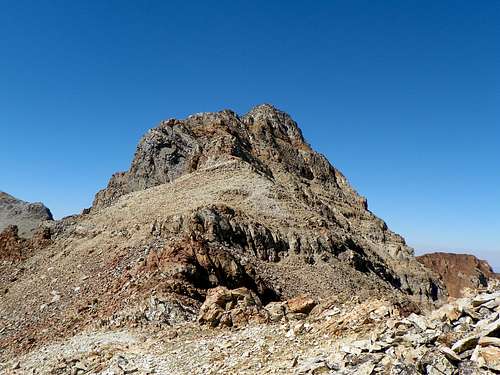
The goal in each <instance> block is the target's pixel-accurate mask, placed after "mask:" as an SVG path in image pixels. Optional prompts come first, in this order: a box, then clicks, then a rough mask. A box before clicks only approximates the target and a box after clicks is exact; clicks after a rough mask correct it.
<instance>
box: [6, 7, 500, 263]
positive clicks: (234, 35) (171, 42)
mask: <svg viewBox="0 0 500 375" xmlns="http://www.w3.org/2000/svg"><path fill="white" fill-rule="evenodd" d="M0 5H1V12H0V35H1V37H0V127H1V134H2V137H1V138H0V140H1V147H0V161H1V163H2V173H1V175H0V190H5V191H7V192H9V193H11V194H13V195H15V196H17V197H19V198H22V199H25V200H29V201H43V202H45V203H46V204H47V205H48V206H49V207H50V208H51V209H52V211H53V212H54V214H55V216H56V217H62V216H65V215H69V214H72V213H76V212H79V211H81V209H82V208H84V207H88V206H89V205H90V204H91V202H92V199H93V195H94V193H95V192H96V191H97V190H98V189H100V188H103V187H104V186H105V185H106V183H107V180H108V178H109V177H110V175H111V174H112V173H113V172H115V171H119V170H125V169H127V168H128V165H129V163H130V160H131V158H132V156H133V152H134V149H135V145H136V144H137V141H138V140H139V138H140V137H141V135H142V134H143V133H144V132H145V131H146V130H147V129H148V128H150V127H153V126H155V125H156V124H157V123H158V122H159V121H160V120H162V119H165V118H169V117H179V118H183V117H185V116H187V115H188V114H190V113H194V112H202V111H216V110H220V109H224V108H231V109H233V110H235V111H236V112H239V113H245V112H246V111H248V110H249V109H250V108H251V107H252V106H254V105H256V104H259V103H264V102H268V103H272V104H274V105H276V106H277V107H279V108H281V109H283V110H285V111H287V112H289V113H290V114H291V115H292V116H293V117H294V118H295V119H296V120H297V122H298V123H299V125H300V126H301V128H302V129H303V132H304V134H305V136H306V137H307V139H308V140H309V142H310V143H311V144H312V146H313V147H314V148H316V149H317V150H319V151H320V152H322V153H324V154H325V155H326V156H327V157H328V158H329V159H330V161H331V162H332V163H333V164H334V165H335V166H336V167H337V168H339V169H340V170H341V171H342V172H343V173H344V174H345V175H346V176H347V177H348V178H349V180H350V182H351V183H352V185H353V186H354V187H355V188H356V189H357V190H358V191H359V192H360V193H361V194H363V195H365V196H366V197H368V202H369V207H370V208H371V209H372V210H373V211H374V212H375V213H376V214H377V215H379V216H380V217H382V218H383V219H384V220H386V221H387V223H388V224H389V226H390V227H391V228H392V229H393V230H395V231H397V232H399V233H401V234H402V235H403V236H405V238H406V239H407V241H408V243H409V244H410V245H412V246H414V247H415V248H416V249H417V250H419V251H423V250H450V251H468V252H473V253H475V254H477V255H479V256H481V257H484V258H487V259H488V260H490V261H491V262H492V263H493V264H494V266H495V268H496V269H497V270H500V215H499V208H500V153H499V146H500V105H499V104H500V85H499V83H500V82H499V81H500V22H499V19H500V2H498V1H483V2H472V1H399V0H398V1H383V2H382V1H381V2H374V1H347V0H346V1H317V2H314V3H313V4H311V2H306V1H301V2H298V1H297V2H294V1H288V2H278V1H252V2H250V1H234V0H233V1H217V2H211V3H208V2H201V1H199V2H188V1H178V2H176V1H169V2H166V1H147V2H140V1H133V2H132V1H123V0H122V1H71V2H69V1H63V0H60V1H54V0H47V1H23V0H20V1H18V0H16V1H2V0H0Z"/></svg>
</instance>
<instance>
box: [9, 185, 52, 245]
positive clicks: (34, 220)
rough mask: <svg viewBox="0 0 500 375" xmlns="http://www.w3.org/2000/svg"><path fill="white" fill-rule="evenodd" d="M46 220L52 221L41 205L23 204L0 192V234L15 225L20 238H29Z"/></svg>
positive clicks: (47, 211) (49, 213)
mask: <svg viewBox="0 0 500 375" xmlns="http://www.w3.org/2000/svg"><path fill="white" fill-rule="evenodd" d="M46 220H53V218H52V213H51V212H50V210H49V209H48V208H47V207H45V206H44V205H43V204H42V203H28V202H24V201H22V200H19V199H17V198H14V197H13V196H11V195H9V194H7V193H5V192H2V191H0V232H2V231H3V230H4V229H5V228H7V227H8V226H10V225H15V226H17V227H18V234H19V236H20V237H22V238H31V237H32V236H33V233H34V232H35V230H36V229H37V228H38V226H39V225H40V224H41V223H42V222H44V221H46Z"/></svg>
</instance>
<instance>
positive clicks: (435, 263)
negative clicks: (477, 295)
mask: <svg viewBox="0 0 500 375" xmlns="http://www.w3.org/2000/svg"><path fill="white" fill-rule="evenodd" d="M417 260H418V261H419V262H420V263H422V264H423V265H425V266H426V267H427V268H429V269H431V270H432V271H434V272H435V273H436V274H437V275H439V277H440V278H441V280H442V281H443V283H444V285H446V288H447V289H448V293H449V295H450V296H451V297H462V294H463V290H464V289H465V288H472V289H476V288H479V287H485V286H487V285H488V282H490V280H492V279H498V278H499V275H497V274H495V272H493V269H492V268H491V266H490V265H489V264H488V262H487V261H485V260H481V259H478V258H476V257H475V256H473V255H468V254H454V253H440V252H436V253H429V254H425V255H421V256H418V257H417Z"/></svg>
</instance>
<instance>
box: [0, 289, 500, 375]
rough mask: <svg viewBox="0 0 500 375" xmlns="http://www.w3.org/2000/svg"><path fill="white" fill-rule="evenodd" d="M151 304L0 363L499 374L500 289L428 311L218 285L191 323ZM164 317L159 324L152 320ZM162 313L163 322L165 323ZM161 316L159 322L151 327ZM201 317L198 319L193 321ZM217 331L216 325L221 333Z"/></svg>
mask: <svg viewBox="0 0 500 375" xmlns="http://www.w3.org/2000/svg"><path fill="white" fill-rule="evenodd" d="M174 310H177V311H181V309H179V306H172V305H158V304H155V301H154V300H152V301H150V305H149V307H148V308H147V309H145V311H144V315H143V321H140V320H138V321H136V322H135V324H134V325H135V327H134V325H129V326H128V328H127V327H125V326H123V325H122V323H120V322H115V323H114V324H115V326H116V327H115V328H114V329H95V330H90V331H88V332H85V333H81V334H79V335H77V336H75V337H73V338H71V339H67V340H62V341H59V342H56V343H53V344H51V345H46V346H44V347H42V348H39V349H38V350H36V351H34V352H32V353H30V354H28V355H24V356H21V357H19V358H16V359H13V360H10V361H8V362H6V363H3V364H1V365H0V370H1V371H2V373H3V374H75V375H77V374H108V375H111V374H117V375H118V374H359V375H370V374H433V375H443V374H446V375H452V374H495V373H498V372H499V371H500V318H499V313H500V285H499V284H498V283H492V285H490V288H489V289H488V290H483V291H480V292H476V294H474V295H471V296H470V297H464V298H460V299H457V300H455V301H454V302H452V303H450V304H445V305H443V306H442V307H441V308H439V309H437V310H433V311H430V312H427V313H421V312H419V311H418V308H417V307H416V306H402V305H397V304H394V303H392V302H390V301H386V300H381V299H371V300H368V301H357V300H356V299H353V300H352V301H349V302H348V303H339V302H338V301H336V300H335V299H330V300H323V301H315V300H314V299H313V298H311V297H308V296H299V297H296V298H294V299H291V300H288V301H286V302H271V303H269V304H268V305H266V306H262V304H261V302H260V300H259V298H258V297H257V296H256V295H255V294H254V293H252V292H251V291H249V290H248V289H245V288H240V289H237V290H228V289H226V288H224V287H218V288H215V289H212V290H210V291H209V297H208V298H207V300H206V302H205V303H204V305H203V306H202V308H201V311H200V313H199V315H198V316H197V317H196V316H194V315H193V312H192V311H189V310H186V311H184V313H185V314H186V315H188V316H191V317H192V318H193V321H190V322H185V323H182V324H174V325H171V321H169V319H171V314H172V311H174ZM155 314H156V317H155V318H153V316H152V315H155ZM161 316H163V318H162V319H160V320H158V319H157V318H158V317H161ZM148 319H155V320H156V322H157V323H156V324H155V325H150V324H144V323H146V321H147V320H148ZM195 320H197V321H195ZM214 327H217V328H214Z"/></svg>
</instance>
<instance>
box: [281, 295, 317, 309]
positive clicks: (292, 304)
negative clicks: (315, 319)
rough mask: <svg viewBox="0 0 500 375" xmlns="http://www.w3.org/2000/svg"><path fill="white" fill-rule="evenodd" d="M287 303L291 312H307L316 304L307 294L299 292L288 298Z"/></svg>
mask: <svg viewBox="0 0 500 375" xmlns="http://www.w3.org/2000/svg"><path fill="white" fill-rule="evenodd" d="M287 304H288V310H289V311H290V312H291V313H301V314H309V313H310V312H311V310H312V309H313V307H314V306H316V301H315V300H314V299H313V298H311V297H310V296H308V295H307V294H301V295H299V296H297V297H294V298H292V299H289V300H288V301H287Z"/></svg>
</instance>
